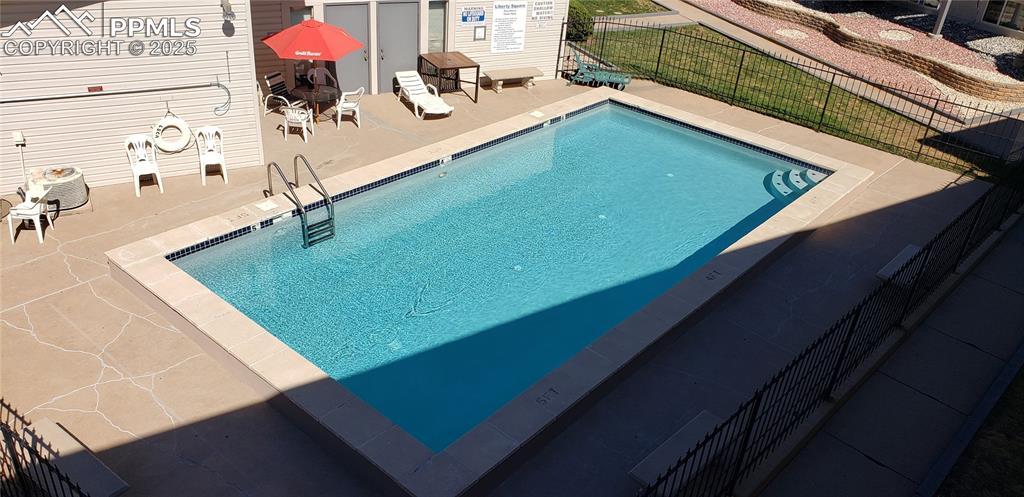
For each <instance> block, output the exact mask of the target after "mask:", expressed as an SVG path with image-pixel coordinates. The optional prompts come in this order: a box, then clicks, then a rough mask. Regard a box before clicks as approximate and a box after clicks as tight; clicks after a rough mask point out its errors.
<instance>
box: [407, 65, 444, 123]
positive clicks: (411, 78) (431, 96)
mask: <svg viewBox="0 0 1024 497" xmlns="http://www.w3.org/2000/svg"><path fill="white" fill-rule="evenodd" d="M395 78H396V79H398V86H399V87H401V91H400V92H399V94H398V99H399V100H401V99H402V98H405V99H406V100H408V101H409V103H411V104H412V112H413V114H416V117H417V118H420V119H423V115H424V114H451V113H452V112H453V111H454V110H455V108H454V107H452V106H451V105H448V103H447V102H445V101H444V100H443V99H441V95H440V94H439V93H438V91H437V87H435V86H434V85H427V84H423V78H420V74H419V73H418V72H416V71H398V72H396V73H395Z"/></svg>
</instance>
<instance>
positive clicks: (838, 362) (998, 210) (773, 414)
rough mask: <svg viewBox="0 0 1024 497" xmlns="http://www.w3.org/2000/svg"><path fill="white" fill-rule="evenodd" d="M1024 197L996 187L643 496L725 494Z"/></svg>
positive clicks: (1019, 191)
mask: <svg viewBox="0 0 1024 497" xmlns="http://www.w3.org/2000/svg"><path fill="white" fill-rule="evenodd" d="M1022 203H1024V190H1022V189H1020V188H1019V187H1016V186H1008V185H999V186H995V187H993V188H992V189H990V190H989V191H988V192H986V193H985V194H984V195H982V196H981V198H979V199H978V200H977V201H975V202H974V203H973V204H971V206H970V207H968V208H967V209H966V210H965V211H964V212H963V213H961V214H960V215H959V216H958V217H957V218H956V219H955V220H953V222H951V223H950V224H949V225H948V226H946V227H945V228H944V229H943V230H942V231H941V232H939V234H938V235H936V236H935V238H933V239H932V240H931V241H929V242H928V243H927V244H926V245H925V246H924V247H922V248H921V250H920V251H919V252H918V253H917V254H916V255H914V256H913V257H911V258H910V259H909V260H908V261H907V262H906V263H905V264H903V266H902V267H900V268H899V269H898V270H897V271H896V272H895V273H894V274H893V276H892V277H891V278H890V279H889V280H887V281H885V282H884V283H882V284H881V285H879V286H878V287H877V288H876V289H875V290H874V291H873V292H871V294H869V295H868V296H867V297H866V298H865V299H864V300H862V301H861V302H860V303H859V304H857V306H856V307H854V308H853V309H852V310H851V311H850V312H848V313H846V315H844V316H843V317H842V318H840V319H839V320H838V321H836V322H835V324H833V325H832V327H831V328H829V329H828V331H826V332H825V333H824V334H822V335H821V336H820V337H818V339H816V340H815V341H814V342H813V343H811V344H810V345H809V346H807V348H805V349H804V350H803V351H802V352H800V354H799V355H797V357H796V358H794V359H793V360H792V361H791V362H790V363H789V364H787V365H786V366H785V367H783V368H782V370H780V371H779V372H778V373H777V374H776V375H775V376H773V377H772V378H771V379H770V380H768V382H767V383H765V384H764V385H763V386H761V388H759V389H758V390H757V391H756V392H755V393H754V395H753V397H751V398H750V399H749V400H747V401H746V402H744V403H743V404H741V405H740V407H739V408H738V409H737V410H736V412H735V413H733V414H732V415H731V416H729V418H728V419H726V420H725V421H723V422H722V423H721V424H719V425H718V426H717V427H715V428H714V429H713V430H712V431H711V432H710V433H708V434H707V435H706V436H705V437H704V439H703V440H701V441H700V443H698V444H697V445H696V446H695V447H693V448H692V449H690V450H689V451H688V452H687V453H686V454H683V455H682V457H680V458H679V460H678V462H676V463H675V464H674V465H672V466H671V467H670V468H668V469H667V470H666V471H665V473H664V474H662V475H661V476H660V477H659V478H658V480H657V482H655V483H654V484H653V485H650V486H648V487H644V488H642V489H641V490H640V491H639V493H638V495H640V496H643V497H647V496H659V497H667V496H700V497H720V496H725V495H731V494H734V492H735V490H736V487H737V485H739V484H740V483H741V482H742V481H743V478H744V477H746V476H748V475H749V474H750V473H751V472H752V471H753V470H754V469H756V468H757V467H758V466H759V465H760V464H761V463H763V462H764V461H765V459H767V457H768V456H769V455H770V454H771V453H772V452H773V451H774V450H775V449H777V448H778V447H779V445H780V444H781V443H782V442H783V441H784V440H785V439H786V437H787V436H788V435H789V434H791V433H792V432H793V430H795V429H796V428H797V427H798V426H799V425H800V424H801V423H802V422H803V421H805V420H806V419H807V417H808V416H809V415H810V414H811V413H812V412H813V411H814V410H815V409H816V408H817V407H819V406H820V405H821V404H822V403H823V402H826V401H827V400H828V399H829V398H830V397H831V396H832V394H833V392H834V391H835V390H836V388H837V386H839V385H841V384H842V383H843V381H844V380H846V379H847V378H848V377H849V376H850V375H851V374H852V373H853V371H854V370H855V369H856V368H857V367H858V366H860V365H861V364H862V363H863V362H864V360H865V359H866V358H867V357H868V356H869V355H870V354H871V353H872V352H874V351H875V350H876V349H877V348H878V346H879V345H880V344H881V343H882V342H883V341H884V340H885V339H886V338H888V337H889V336H890V335H891V334H892V333H893V332H894V330H896V329H897V327H898V326H899V325H900V323H902V322H903V320H904V319H905V318H906V317H907V315H908V314H909V313H910V312H911V311H912V310H913V309H914V308H916V307H917V305H918V304H920V303H921V301H922V300H923V299H924V298H926V297H927V296H928V295H929V293H931V292H932V291H933V290H934V289H935V288H936V287H937V286H938V285H939V284H940V283H941V282H942V281H943V279H944V278H945V277H946V275H948V274H949V273H950V272H951V271H953V270H954V269H955V268H957V266H959V265H960V264H961V263H962V262H963V261H964V259H965V258H966V257H967V256H968V255H969V254H970V253H971V252H972V251H973V250H974V249H976V248H977V247H978V245H980V244H981V243H982V241H984V240H985V238H986V237H987V236H989V234H991V233H992V232H993V231H994V230H995V229H996V228H998V227H999V226H1000V224H1002V222H1003V221H1005V220H1006V219H1007V218H1008V217H1009V216H1010V215H1011V214H1012V213H1013V212H1014V211H1015V210H1016V209H1018V208H1019V207H1020V206H1021V205H1022Z"/></svg>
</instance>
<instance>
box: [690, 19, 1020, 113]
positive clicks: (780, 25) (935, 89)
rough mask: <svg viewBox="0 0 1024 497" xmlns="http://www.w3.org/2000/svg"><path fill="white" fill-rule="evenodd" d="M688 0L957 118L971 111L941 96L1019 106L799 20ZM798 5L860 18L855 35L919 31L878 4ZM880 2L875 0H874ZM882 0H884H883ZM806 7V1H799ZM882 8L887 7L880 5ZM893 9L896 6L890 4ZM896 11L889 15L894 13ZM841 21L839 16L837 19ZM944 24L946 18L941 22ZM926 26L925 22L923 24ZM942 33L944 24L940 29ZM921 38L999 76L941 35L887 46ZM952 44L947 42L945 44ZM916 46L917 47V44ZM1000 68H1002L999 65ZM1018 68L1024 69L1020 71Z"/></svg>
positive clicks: (950, 59) (948, 57)
mask: <svg viewBox="0 0 1024 497" xmlns="http://www.w3.org/2000/svg"><path fill="white" fill-rule="evenodd" d="M689 1H691V2H692V3H694V4H696V5H698V6H700V7H701V8H703V9H706V10H708V11H709V12H712V13H714V14H715V15H717V16H719V17H722V18H724V19H728V20H730V21H732V22H733V23H735V24H737V25H739V26H742V27H744V28H745V29H748V30H751V31H753V32H756V33H759V34H761V35H763V36H766V37H768V38H771V39H774V40H776V41H778V42H779V43H781V44H783V45H786V46H789V47H791V48H793V49H795V50H798V51H800V52H802V53H804V54H806V55H808V56H810V57H813V58H816V59H818V60H821V61H824V62H825V63H827V64H829V65H831V66H833V67H837V68H839V69H840V70H842V71H845V72H847V73H850V74H855V75H858V76H861V77H863V78H865V79H867V80H870V81H874V82H877V83H881V84H885V85H887V86H891V87H898V88H904V89H906V90H907V92H908V93H904V94H905V95H907V98H910V99H912V100H916V101H919V102H921V103H922V104H924V105H927V106H931V105H934V104H935V102H936V101H937V100H938V106H939V107H940V108H942V109H943V111H944V112H947V113H950V114H954V115H959V116H960V118H962V119H970V118H972V117H973V116H970V115H965V114H963V112H965V109H963V108H961V107H960V106H957V105H953V104H949V103H944V101H949V102H957V103H960V104H963V105H967V106H986V107H992V108H993V109H1011V108H1017V107H1020V106H1021V104H1019V103H1006V102H992V101H986V100H982V99H979V98H976V97H973V96H971V95H967V94H964V93H961V92H958V91H956V90H954V89H952V88H950V87H948V86H946V85H943V84H941V83H939V82H937V81H935V80H934V79H932V78H929V77H926V76H924V75H923V74H921V73H919V72H917V71H914V70H911V69H908V68H906V67H903V66H901V65H899V64H896V63H892V62H889V61H886V60H883V59H880V58H878V57H874V56H871V55H867V54H863V53H861V52H857V51H854V50H850V49H847V48H845V47H843V46H840V45H838V44H836V43H835V42H833V41H832V40H831V39H829V38H828V37H827V36H825V35H824V34H822V33H820V32H818V31H815V30H812V29H809V28H807V27H805V26H802V25H799V24H795V23H792V22H788V21H783V20H780V19H776V18H773V17H768V16H764V15H761V14H758V13H755V12H753V11H751V10H748V9H746V8H744V7H742V6H740V5H737V4H736V3H734V2H733V1H732V0H689ZM783 1H784V0H773V2H776V3H778V2H783ZM801 3H802V4H803V5H804V6H808V5H821V4H824V5H827V6H829V7H830V10H828V11H827V12H825V14H827V15H830V16H831V17H832V18H833V19H834V20H836V22H840V23H841V24H843V25H844V27H847V24H850V25H852V24H855V23H856V21H857V20H860V21H862V22H863V26H861V27H860V28H858V29H851V28H848V29H850V30H851V31H854V32H856V33H866V34H867V36H865V35H864V34H861V36H865V37H870V38H872V39H875V40H880V41H881V40H883V38H880V37H879V36H878V33H879V32H880V31H882V30H885V29H899V28H901V27H903V28H908V27H909V28H912V29H910V30H906V29H903V30H904V31H909V32H910V33H911V34H914V35H917V34H918V33H920V32H921V30H920V29H917V28H913V26H912V25H910V24H904V23H894V22H887V21H884V20H881V19H877V18H875V17H874V14H875V12H874V10H872V9H873V8H876V7H878V5H875V4H874V3H869V4H868V5H865V3H859V2H807V1H803V2H801ZM879 3H881V2H879ZM789 5H796V4H795V3H794V2H789ZM885 5H888V4H885ZM805 8H806V7H805ZM883 8H888V7H884V5H883ZM857 12H865V13H869V14H872V15H871V16H870V18H867V17H857V16H850V15H846V14H848V13H857ZM894 12H896V11H895V10H894ZM899 12H903V13H904V14H906V12H907V11H906V9H901V10H899ZM906 15H908V16H911V17H908V18H906V19H903V21H907V22H909V19H911V18H913V19H918V18H919V17H921V16H922V15H923V14H918V13H916V12H911V13H910V14H906ZM899 16H900V15H899V14H896V15H895V16H894V17H899ZM844 20H845V21H847V22H843V21H844ZM864 26H870V30H866V29H865V27H864ZM947 26H949V23H948V22H947ZM928 29H930V27H929V28H928ZM779 31H787V32H788V31H801V32H804V33H805V34H806V35H807V37H806V38H793V37H788V36H786V35H784V34H781V33H779ZM943 33H944V34H946V30H943ZM986 37H987V38H991V37H992V34H991V33H988V34H987V36H986ZM919 39H920V40H922V42H923V43H934V42H941V43H942V44H944V45H945V46H946V47H947V48H946V49H945V50H943V51H941V53H943V54H945V57H937V56H936V55H935V54H926V55H929V56H931V57H932V58H936V59H939V60H943V61H945V62H947V63H951V65H956V66H959V67H958V68H959V69H963V68H970V69H972V70H975V71H979V72H987V73H989V74H990V75H991V77H1003V75H1000V74H997V73H995V72H994V71H995V70H996V69H997V67H1001V66H999V65H998V64H994V63H993V62H992V61H991V60H989V59H987V58H986V57H983V56H981V54H979V53H978V52H975V51H973V50H971V49H968V48H966V47H963V46H959V45H956V44H954V43H951V42H950V41H947V40H942V39H934V38H930V37H928V36H921V35H919V36H915V37H914V39H913V41H902V42H890V43H892V45H893V46H897V47H899V48H901V49H904V50H907V49H908V48H907V45H910V44H914V43H915V42H917V40H919ZM948 47H952V48H948ZM919 50H920V48H919ZM1001 72H1003V74H1006V73H1005V72H1004V71H1001ZM1022 72H1024V71H1022Z"/></svg>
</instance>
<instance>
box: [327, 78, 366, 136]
mask: <svg viewBox="0 0 1024 497" xmlns="http://www.w3.org/2000/svg"><path fill="white" fill-rule="evenodd" d="M364 93H366V88H363V87H361V86H360V87H359V89H358V90H356V91H343V92H341V96H340V97H338V103H337V104H336V106H335V110H337V112H335V116H334V117H335V119H337V121H338V129H341V116H342V114H344V113H346V112H351V113H352V118H353V119H355V121H356V127H357V128H359V127H360V125H359V99H361V98H363V94H364Z"/></svg>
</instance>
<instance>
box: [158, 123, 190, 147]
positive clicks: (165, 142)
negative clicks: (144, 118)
mask: <svg viewBox="0 0 1024 497" xmlns="http://www.w3.org/2000/svg"><path fill="white" fill-rule="evenodd" d="M169 128H174V129H177V130H178V132H179V133H181V134H180V136H178V137H177V138H175V139H173V140H172V139H169V138H167V136H166V135H165V134H164V133H165V131H167V129H169ZM153 143H155V144H156V146H157V148H159V149H160V150H162V151H164V152H181V151H182V150H185V149H186V148H188V146H189V145H191V144H192V129H191V128H189V127H188V123H186V122H185V120H184V119H182V118H180V117H177V116H166V117H164V118H163V119H161V120H159V121H157V123H156V124H155V125H153Z"/></svg>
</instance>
